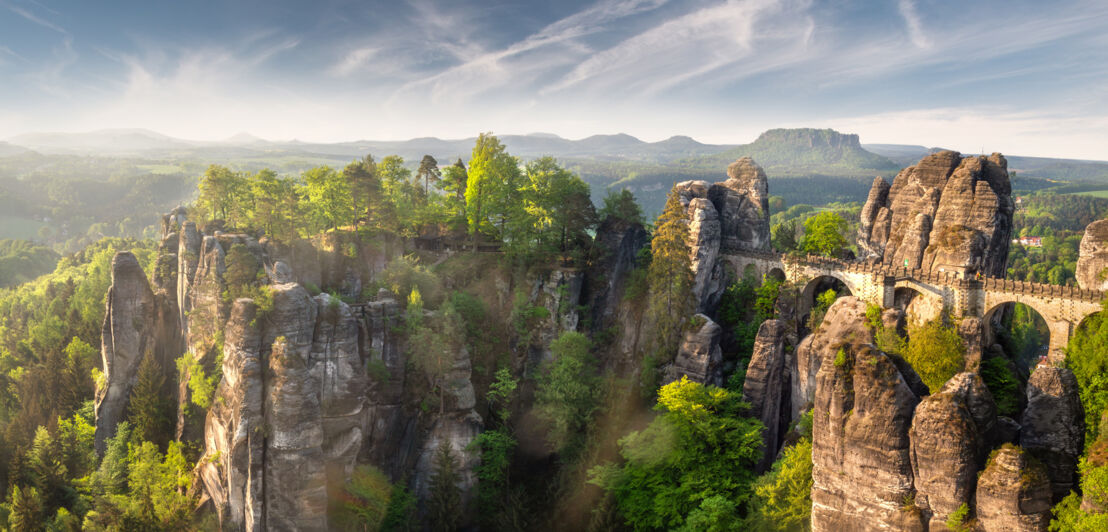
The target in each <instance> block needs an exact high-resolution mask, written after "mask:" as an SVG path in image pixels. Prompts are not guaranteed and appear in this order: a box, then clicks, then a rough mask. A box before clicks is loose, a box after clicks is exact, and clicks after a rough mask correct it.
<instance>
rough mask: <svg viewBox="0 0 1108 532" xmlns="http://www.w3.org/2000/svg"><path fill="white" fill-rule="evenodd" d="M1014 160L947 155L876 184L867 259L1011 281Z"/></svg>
mask: <svg viewBox="0 0 1108 532" xmlns="http://www.w3.org/2000/svg"><path fill="white" fill-rule="evenodd" d="M1013 210H1014V204H1013V203H1012V198H1011V184H1010V182H1009V180H1008V163H1007V161H1006V160H1005V159H1004V157H1003V156H1001V155H1000V154H997V153H994V154H992V155H991V156H989V157H984V156H979V157H964V158H963V157H962V156H961V155H960V154H958V153H957V152H952V151H942V152H938V153H934V154H931V155H928V156H927V157H924V158H923V159H922V160H921V161H920V162H919V163H918V164H916V165H915V166H909V167H907V168H905V169H904V170H901V171H900V173H899V174H897V176H896V178H895V179H894V180H893V183H892V185H891V186H890V185H888V184H886V183H885V182H884V180H882V179H880V178H879V179H877V180H874V184H873V187H872V188H871V190H870V194H869V197H868V198H867V200H866V204H865V206H864V207H863V208H862V220H861V223H860V225H859V234H858V246H859V250H860V251H861V252H862V253H863V258H865V259H869V260H877V261H881V262H884V263H885V264H890V265H894V266H898V267H899V266H904V265H905V264H907V265H908V267H909V268H922V269H924V270H932V269H934V270H938V269H940V268H942V269H944V270H947V271H950V270H959V271H966V272H970V273H972V272H977V271H980V272H982V273H984V274H986V275H991V276H997V277H1000V276H1003V275H1004V271H1005V265H1006V261H1007V256H1008V243H1009V237H1010V235H1011V231H1012V212H1013Z"/></svg>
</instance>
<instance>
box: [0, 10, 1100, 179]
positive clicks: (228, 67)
mask: <svg viewBox="0 0 1108 532" xmlns="http://www.w3.org/2000/svg"><path fill="white" fill-rule="evenodd" d="M1105 30H1108V2H1106V1H1104V0H1074V1H1051V2H1042V1H1041V0H1033V1H1021V0H994V1H973V2H964V1H959V0H942V1H940V0H888V1H883V2H878V1H871V2H863V1H849V0H826V1H804V0H687V1H674V0H589V1H581V0H543V1H531V2H507V1H471V0H453V1H431V0H408V1H402V0H392V1H384V2H378V1H369V2H328V1H324V0H320V1H316V2H289V1H285V0H264V1H252V0H251V1H238V2H235V1H208V0H191V1H187V2H164V1H152V0H143V1H112V2H91V1H88V0H68V1H55V0H0V139H3V138H9V137H11V136H14V135H17V134H20V133H26V132H32V131H64V132H80V131H91V130H97V129H106V128H145V129H150V130H154V131H158V132H161V133H164V134H167V135H171V136H175V137H181V138H187V139H195V140H218V139H223V138H227V137H230V136H232V135H235V134H237V133H240V132H248V133H251V134H253V135H257V136H259V137H263V138H267V139H272V140H287V139H293V138H295V139H300V140H305V141H318V142H333V141H344V140H357V139H373V140H400V139H407V138H413V137H429V136H434V137H440V138H464V137H471V136H475V135H476V134H477V133H479V132H484V131H492V132H494V133H498V134H523V133H534V132H545V133H554V134H558V135H561V136H564V137H568V138H582V137H586V136H589V135H592V134H600V133H618V132H623V133H629V134H632V135H635V136H638V137H639V138H642V139H644V140H648V141H656V140H662V139H665V138H668V137H670V136H673V135H688V136H691V137H693V138H696V139H697V140H700V141H702V142H710V143H721V144H740V143H746V142H750V141H752V140H753V139H754V138H755V137H756V136H757V135H758V133H760V132H761V131H764V130H766V129H770V128H774V127H821V128H822V127H830V128H834V129H836V130H839V131H842V132H847V133H857V134H859V135H861V138H862V142H863V143H899V144H920V145H925V146H941V147H946V148H953V149H958V150H961V151H964V152H970V153H977V152H981V151H984V152H993V151H1000V152H1003V153H1008V154H1017V155H1035V156H1047V157H1070V158H1084V159H1097V160H1105V159H1108V31H1105Z"/></svg>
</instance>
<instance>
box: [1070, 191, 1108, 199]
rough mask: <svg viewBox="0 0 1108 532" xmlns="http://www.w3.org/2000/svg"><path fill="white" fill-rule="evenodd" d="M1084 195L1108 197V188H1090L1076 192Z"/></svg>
mask: <svg viewBox="0 0 1108 532" xmlns="http://www.w3.org/2000/svg"><path fill="white" fill-rule="evenodd" d="M1075 194H1079V195H1082V196H1092V197H1094V198H1108V190H1088V191H1085V192H1075Z"/></svg>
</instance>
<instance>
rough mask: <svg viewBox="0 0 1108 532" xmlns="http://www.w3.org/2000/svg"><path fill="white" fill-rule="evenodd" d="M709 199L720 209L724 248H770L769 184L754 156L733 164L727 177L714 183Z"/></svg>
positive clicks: (729, 167) (710, 189)
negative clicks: (720, 181)
mask: <svg viewBox="0 0 1108 532" xmlns="http://www.w3.org/2000/svg"><path fill="white" fill-rule="evenodd" d="M708 199H710V200H712V203H713V204H714V205H715V207H716V210H717V211H719V215H720V229H721V234H722V240H721V247H722V249H724V250H728V251H729V250H738V249H755V250H765V249H769V245H770V234H769V187H768V185H767V181H766V173H765V171H763V170H762V167H760V166H758V165H757V164H755V163H754V159H751V158H750V157H743V158H741V159H738V160H737V161H735V162H733V163H731V164H730V166H728V167H727V180H726V181H724V182H722V183H716V184H714V185H712V186H711V188H709V189H708Z"/></svg>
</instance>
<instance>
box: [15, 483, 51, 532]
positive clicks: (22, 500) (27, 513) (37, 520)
mask: <svg viewBox="0 0 1108 532" xmlns="http://www.w3.org/2000/svg"><path fill="white" fill-rule="evenodd" d="M11 504H12V505H11V513H10V514H9V515H8V525H9V526H10V527H11V531H12V532H37V531H39V530H42V517H43V516H42V498H41V497H39V494H38V490H36V489H35V488H29V487H23V488H22V489H20V487H19V486H13V487H12V503H11Z"/></svg>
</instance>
